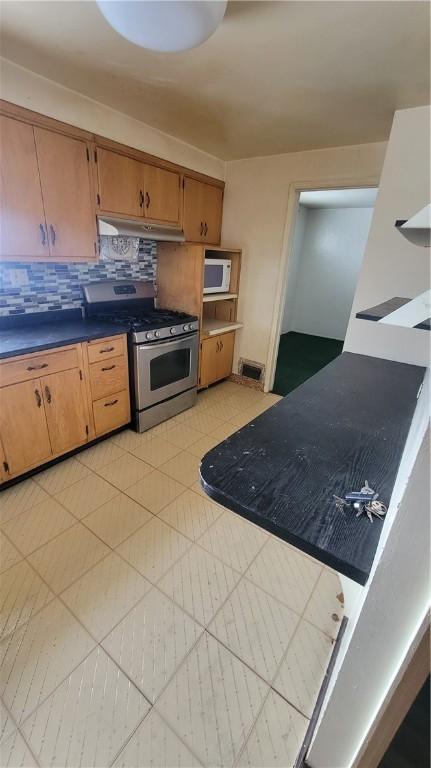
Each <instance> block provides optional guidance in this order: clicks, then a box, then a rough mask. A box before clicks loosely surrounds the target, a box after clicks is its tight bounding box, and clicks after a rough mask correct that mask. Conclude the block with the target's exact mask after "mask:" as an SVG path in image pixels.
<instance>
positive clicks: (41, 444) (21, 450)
mask: <svg viewBox="0 0 431 768" xmlns="http://www.w3.org/2000/svg"><path fill="white" fill-rule="evenodd" d="M0 434H1V439H2V443H3V449H4V452H5V456H6V461H7V463H8V464H9V472H10V474H11V475H18V474H20V473H21V472H25V470H26V469H30V467H33V466H36V465H37V464H42V463H43V462H44V461H47V459H49V458H50V456H51V454H52V451H51V444H50V440H49V435H48V427H47V423H46V416H45V410H44V407H43V396H42V385H41V381H40V379H33V380H32V381H25V382H22V383H21V384H11V386H9V387H3V388H2V389H0Z"/></svg>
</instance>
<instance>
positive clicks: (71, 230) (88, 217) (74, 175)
mask: <svg viewBox="0 0 431 768" xmlns="http://www.w3.org/2000/svg"><path fill="white" fill-rule="evenodd" d="M34 136H35V140H36V151H37V159H38V163H39V171H40V179H41V185H42V196H43V203H44V207H45V214H46V223H47V227H48V240H49V249H50V254H51V257H52V258H53V259H55V258H60V259H70V260H73V259H86V260H91V259H95V258H96V209H95V203H94V199H93V195H92V186H91V172H90V162H89V154H88V153H87V149H88V148H87V144H86V142H85V141H83V140H82V139H74V138H71V137H70V136H63V135H62V134H61V133H56V132H55V131H49V130H46V129H45V128H37V127H35V128H34Z"/></svg>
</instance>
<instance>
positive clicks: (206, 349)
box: [199, 336, 219, 387]
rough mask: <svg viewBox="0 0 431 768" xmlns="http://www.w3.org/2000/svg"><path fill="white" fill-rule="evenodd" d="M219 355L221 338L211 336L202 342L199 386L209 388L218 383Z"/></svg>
mask: <svg viewBox="0 0 431 768" xmlns="http://www.w3.org/2000/svg"><path fill="white" fill-rule="evenodd" d="M218 355H219V337H218V336H210V337H209V338H208V339H203V340H202V342H201V357H200V367H199V386H201V387H207V386H208V385H209V384H212V383H213V381H217V363H218Z"/></svg>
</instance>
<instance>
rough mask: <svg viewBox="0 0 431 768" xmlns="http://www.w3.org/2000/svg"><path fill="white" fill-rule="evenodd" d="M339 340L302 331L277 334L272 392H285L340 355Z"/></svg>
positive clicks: (341, 343) (341, 344)
mask: <svg viewBox="0 0 431 768" xmlns="http://www.w3.org/2000/svg"><path fill="white" fill-rule="evenodd" d="M342 349H343V342H342V341H337V340H336V339H325V338H323V336H308V335H307V334H305V333H296V332H294V331H291V332H290V333H283V334H282V335H281V337H280V347H279V350H278V358H277V368H276V371H275V380H274V387H273V390H272V391H273V392H275V393H276V394H277V395H288V394H289V392H291V391H292V389H296V387H299V385H300V384H303V382H304V381H307V379H309V378H310V377H311V376H314V374H315V373H317V371H320V369H321V368H323V367H324V366H325V365H327V364H328V363H330V362H331V360H334V359H335V358H336V357H338V355H341V352H342Z"/></svg>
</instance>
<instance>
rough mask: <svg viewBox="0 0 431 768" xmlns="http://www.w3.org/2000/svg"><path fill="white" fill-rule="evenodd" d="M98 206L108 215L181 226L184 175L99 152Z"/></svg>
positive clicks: (104, 150) (98, 150) (126, 157)
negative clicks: (181, 184)
mask: <svg viewBox="0 0 431 768" xmlns="http://www.w3.org/2000/svg"><path fill="white" fill-rule="evenodd" d="M96 151H97V154H96V157H97V177H98V185H99V191H98V195H99V196H98V205H99V207H100V210H101V211H102V212H105V213H109V214H114V215H119V216H129V217H133V218H143V219H146V220H148V221H158V222H166V223H171V224H178V223H179V220H180V193H181V188H180V174H179V173H175V172H173V171H168V170H165V169H163V168H158V167H157V166H155V165H154V166H153V165H148V164H146V163H143V162H140V161H139V160H136V159H134V158H131V157H128V156H126V155H123V154H121V153H119V152H113V151H111V150H109V149H104V148H97V150H96Z"/></svg>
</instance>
